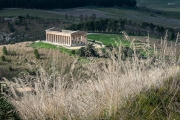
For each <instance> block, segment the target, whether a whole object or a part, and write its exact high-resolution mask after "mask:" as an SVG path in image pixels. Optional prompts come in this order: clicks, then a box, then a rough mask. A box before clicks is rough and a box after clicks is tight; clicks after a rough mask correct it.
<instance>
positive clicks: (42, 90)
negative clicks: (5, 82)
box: [10, 40, 180, 120]
mask: <svg viewBox="0 0 180 120" xmlns="http://www.w3.org/2000/svg"><path fill="white" fill-rule="evenodd" d="M161 46H162V47H161V48H162V49H158V50H157V49H156V47H154V53H153V55H151V56H148V57H147V59H139V58H138V56H137V55H136V54H134V55H133V56H132V58H127V59H126V60H122V59H121V56H122V54H121V53H122V52H121V47H120V48H119V49H114V50H113V51H112V52H111V57H110V59H106V60H103V61H100V62H91V63H88V64H86V66H84V68H85V69H83V70H81V69H82V68H81V69H80V70H81V72H82V73H86V75H90V76H91V77H85V78H84V79H83V78H81V77H77V76H76V71H77V69H75V68H76V67H75V66H76V62H74V63H73V64H72V65H71V67H70V70H69V73H67V74H65V75H63V74H61V73H59V72H57V71H56V67H55V66H53V67H52V68H51V71H53V72H51V74H49V73H48V72H47V71H45V70H44V69H43V68H42V67H38V68H39V69H38V71H37V73H38V74H36V76H30V75H26V74H24V75H23V74H22V76H20V77H18V78H16V79H15V82H11V84H10V86H11V89H12V91H13V90H14V87H15V86H17V85H18V86H22V87H23V86H30V87H32V88H34V89H35V91H36V95H33V94H25V95H24V97H22V98H21V99H20V100H16V99H12V103H13V104H14V106H16V108H17V110H18V112H19V115H20V117H21V118H22V119H24V120H32V119H36V120H47V119H52V120H59V119H68V120H70V119H101V120H102V119H128V118H124V117H121V116H117V113H118V112H119V109H121V107H122V106H123V105H124V104H126V101H127V100H129V98H131V97H133V96H136V95H138V94H139V93H140V92H141V91H142V90H143V91H148V90H149V88H151V86H152V85H153V86H156V87H159V86H161V85H162V83H163V81H164V80H165V79H166V78H168V77H169V76H175V75H176V74H177V73H178V72H179V70H180V68H179V66H178V64H179V57H178V56H175V52H176V51H175V49H174V47H173V46H170V47H168V46H167V44H166V40H164V41H163V43H162V44H161ZM132 48H133V43H132ZM115 54H116V55H115ZM67 76H68V78H67ZM79 76H81V75H80V74H79ZM77 78H78V79H82V80H80V81H85V82H79V80H77ZM69 79H70V80H71V82H72V83H71V84H70V85H67V83H68V82H69ZM13 94H14V96H16V94H15V92H14V93H13ZM152 112H153V111H152ZM167 119H168V118H167Z"/></svg>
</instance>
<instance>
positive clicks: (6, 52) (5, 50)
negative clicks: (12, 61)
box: [2, 46, 8, 55]
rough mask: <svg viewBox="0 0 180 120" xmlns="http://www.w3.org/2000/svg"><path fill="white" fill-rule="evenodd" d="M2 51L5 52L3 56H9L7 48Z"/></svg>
mask: <svg viewBox="0 0 180 120" xmlns="http://www.w3.org/2000/svg"><path fill="white" fill-rule="evenodd" d="M2 51H3V54H4V55H7V54H8V51H7V48H6V46H4V47H3V49H2Z"/></svg>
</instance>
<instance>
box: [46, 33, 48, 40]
mask: <svg viewBox="0 0 180 120" xmlns="http://www.w3.org/2000/svg"><path fill="white" fill-rule="evenodd" d="M46 41H48V34H47V33H46Z"/></svg>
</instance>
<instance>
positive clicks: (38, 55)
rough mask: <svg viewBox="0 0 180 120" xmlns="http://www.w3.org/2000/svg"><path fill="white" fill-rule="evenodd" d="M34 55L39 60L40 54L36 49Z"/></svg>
mask: <svg viewBox="0 0 180 120" xmlns="http://www.w3.org/2000/svg"><path fill="white" fill-rule="evenodd" d="M34 55H35V57H36V59H40V54H39V52H38V50H37V49H35V50H34Z"/></svg>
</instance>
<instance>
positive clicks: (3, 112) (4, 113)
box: [0, 94, 20, 120]
mask: <svg viewBox="0 0 180 120" xmlns="http://www.w3.org/2000/svg"><path fill="white" fill-rule="evenodd" d="M0 120H20V118H19V117H18V114H17V111H16V109H15V107H14V106H13V105H12V104H11V103H9V102H8V100H7V99H6V98H5V97H3V96H2V95H1V94H0Z"/></svg>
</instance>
